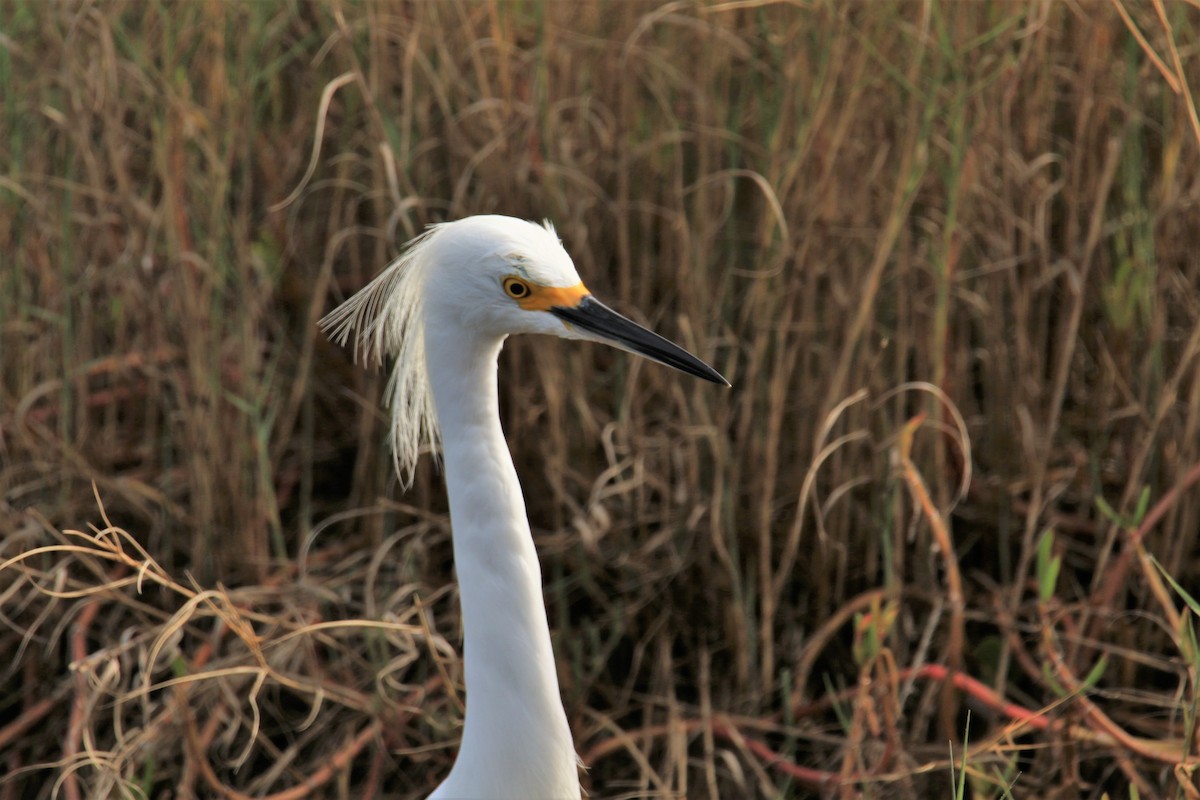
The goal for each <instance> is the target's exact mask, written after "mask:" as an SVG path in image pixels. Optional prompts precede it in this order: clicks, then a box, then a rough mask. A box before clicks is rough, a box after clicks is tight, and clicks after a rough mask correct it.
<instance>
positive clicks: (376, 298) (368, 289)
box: [319, 223, 449, 488]
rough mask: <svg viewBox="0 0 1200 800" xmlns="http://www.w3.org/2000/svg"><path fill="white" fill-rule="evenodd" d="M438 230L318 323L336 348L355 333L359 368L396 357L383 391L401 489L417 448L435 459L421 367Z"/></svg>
mask: <svg viewBox="0 0 1200 800" xmlns="http://www.w3.org/2000/svg"><path fill="white" fill-rule="evenodd" d="M443 224H449V223H443ZM441 227H442V225H432V226H430V227H429V229H428V230H427V231H425V232H424V233H423V234H421V235H420V236H418V237H417V238H416V239H413V240H412V242H410V243H409V245H408V249H407V250H405V251H404V253H403V254H402V255H401V256H400V257H399V258H397V259H396V260H395V261H393V262H392V263H391V264H390V265H388V267H387V269H385V270H384V271H383V272H381V273H380V274H379V276H378V277H376V278H375V280H373V281H371V282H370V283H369V284H367V285H366V286H365V287H363V288H362V289H361V290H359V291H358V293H357V294H355V295H354V296H353V297H351V298H350V299H349V300H346V301H345V302H344V303H342V304H341V305H340V306H338V307H337V308H335V309H334V310H333V311H331V312H329V314H327V315H326V316H325V317H324V318H323V319H322V320H321V322H320V323H319V324H320V326H321V330H323V331H325V333H326V334H327V335H328V336H329V338H330V339H332V340H333V341H334V342H337V343H338V344H340V345H344V344H345V343H346V340H347V339H349V338H350V333H351V331H353V332H354V334H355V335H354V360H355V362H359V360H360V358H361V360H362V362H363V363H366V362H369V361H374V363H375V364H376V366H379V365H382V364H383V358H384V356H385V355H392V356H395V366H394V367H393V369H392V375H391V379H390V380H389V381H388V386H387V397H388V405H389V406H390V407H391V410H392V423H391V430H390V431H389V432H388V438H389V439H390V441H391V444H392V461H393V463H394V464H395V467H396V474H397V475H398V476H399V477H400V482H401V484H403V486H404V487H405V488H408V487H409V486H411V485H412V480H413V472H414V470H415V469H416V466H417V456H418V455H419V453H420V450H421V446H422V445H423V444H424V445H427V446H428V447H429V448H430V449H431V450H432V451H433V452H435V453H436V452H437V446H438V441H439V434H438V424H437V414H436V413H435V411H434V406H433V395H432V393H431V392H430V389H429V373H428V371H427V369H426V365H425V327H424V324H423V323H424V304H425V281H426V280H427V278H428V272H429V262H430V259H429V257H428V256H429V249H430V247H429V246H430V243H431V241H432V238H433V236H434V235H435V234H436V233H437V231H438V229H439V228H441Z"/></svg>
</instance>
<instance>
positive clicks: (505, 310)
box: [425, 216, 728, 385]
mask: <svg viewBox="0 0 1200 800" xmlns="http://www.w3.org/2000/svg"><path fill="white" fill-rule="evenodd" d="M428 248H429V253H428V254H427V257H428V259H429V261H430V262H433V263H437V264H438V265H439V266H438V268H437V273H436V277H431V278H430V279H429V280H428V281H427V282H426V285H425V303H426V309H427V315H428V316H430V317H432V316H433V315H434V314H436V316H437V318H438V319H439V320H453V323H452V324H458V325H461V326H463V327H469V328H472V329H474V330H477V331H479V332H480V333H482V334H483V335H485V336H493V337H503V336H507V335H509V334H517V333H544V334H548V335H551V336H558V337H561V338H564V339H584V340H588V341H594V342H601V343H604V344H609V345H612V346H614V347H619V348H621V349H622V350H627V351H629V352H631V353H635V354H637V355H641V356H645V357H646V358H650V359H652V360H654V361H658V362H659V363H662V364H666V365H668V366H671V367H674V368H675V369H678V370H681V371H683V372H686V373H688V374H690V375H695V376H697V377H700V378H704V379H705V380H709V381H713V382H714V383H720V384H725V385H728V381H726V380H725V379H724V378H723V377H721V375H720V374H719V373H718V372H717V371H716V370H714V369H713V368H712V367H710V366H708V365H707V364H705V363H704V362H703V361H701V360H700V359H698V358H696V357H695V356H693V355H692V354H690V353H688V352H687V351H686V350H684V349H683V348H681V347H679V346H678V345H675V344H673V343H672V342H670V341H668V340H667V339H664V338H663V337H661V336H659V335H658V334H656V333H653V332H651V331H649V330H647V329H646V328H644V327H642V326H641V325H638V324H637V323H635V322H633V321H632V320H630V319H627V318H626V317H623V316H621V315H620V314H618V313H617V312H615V311H613V310H612V309H610V308H609V307H608V306H606V305H604V304H603V303H601V302H600V301H599V300H597V299H596V298H595V297H593V296H592V293H591V292H590V291H589V290H588V288H587V287H586V286H584V284H583V281H582V280H580V278H579V273H578V272H576V271H575V264H574V263H573V262H572V261H571V257H570V256H569V255H568V254H567V251H566V250H565V249H564V248H563V245H562V242H560V241H559V239H558V236H557V235H556V234H555V232H554V228H553V227H551V225H550V224H549V223H545V224H543V225H537V224H535V223H533V222H526V221H525V220H521V219H515V218H513V217H503V216H478V217H467V218H466V219H462V220H458V221H457V222H450V223H445V224H443V225H439V226H437V227H436V229H435V235H433V236H432V237H430V240H429V242H428Z"/></svg>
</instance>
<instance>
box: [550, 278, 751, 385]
mask: <svg viewBox="0 0 1200 800" xmlns="http://www.w3.org/2000/svg"><path fill="white" fill-rule="evenodd" d="M547 311H549V312H550V313H551V314H553V315H554V316H556V317H558V318H559V319H561V320H562V321H563V322H565V323H567V324H568V325H571V326H573V327H575V328H578V329H579V330H580V331H584V332H586V333H588V334H590V335H591V336H594V337H595V338H596V339H598V340H600V341H604V342H606V343H608V344H611V345H614V346H616V347H619V348H621V349H622V350H628V351H629V352H631V353H636V354H637V355H640V356H645V357H646V358H649V359H651V360H652V361H657V362H658V363H660V364H666V365H667V366H668V367H674V368H675V369H677V370H679V371H680V372H686V373H687V374H689V375H694V376H696V377H697V378H703V379H704V380H706V381H712V382H713V383H719V384H722V385H724V386H729V381H727V380H725V378H724V377H723V376H722V375H721V373H719V372H717V371H716V370H715V369H713V368H712V367H710V366H709V365H708V364H705V363H704V362H703V361H701V360H700V359H698V358H696V357H695V356H694V355H692V354H691V353H689V352H688V351H687V350H684V349H683V348H682V347H680V346H679V345H677V344H675V343H674V342H671V341H670V340H668V339H664V338H663V337H661V336H659V335H658V334H657V333H654V332H653V331H650V330H647V329H646V328H643V327H642V326H641V325H638V324H637V323H636V322H634V321H633V320H631V319H629V318H628V317H624V316H622V315H620V314H618V313H617V312H616V311H613V310H612V309H611V308H609V307H608V306H606V305H604V304H603V303H601V302H600V301H599V300H597V299H596V298H594V297H592V296H591V295H586V296H584V297H583V298H581V299H580V300H579V302H578V303H576V304H574V305H570V306H566V305H561V306H552V307H550V308H548V309H547Z"/></svg>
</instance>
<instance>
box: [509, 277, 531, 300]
mask: <svg viewBox="0 0 1200 800" xmlns="http://www.w3.org/2000/svg"><path fill="white" fill-rule="evenodd" d="M530 291H531V290H530V288H529V284H528V283H526V282H525V281H523V280H521V279H520V278H513V277H508V278H505V279H504V293H505V294H507V295H508V296H509V297H511V298H513V299H514V300H522V299H524V298H526V297H529V292H530Z"/></svg>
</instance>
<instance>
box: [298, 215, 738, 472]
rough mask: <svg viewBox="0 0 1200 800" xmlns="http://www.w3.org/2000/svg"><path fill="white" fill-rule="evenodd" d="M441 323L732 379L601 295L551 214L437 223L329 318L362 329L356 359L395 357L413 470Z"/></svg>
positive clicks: (329, 325)
mask: <svg viewBox="0 0 1200 800" xmlns="http://www.w3.org/2000/svg"><path fill="white" fill-rule="evenodd" d="M431 325H437V326H439V329H440V330H453V331H455V332H465V333H470V334H472V335H475V336H480V337H484V338H490V339H502V338H504V337H505V336H508V335H510V334H517V333H544V334H549V335H552V336H558V337H561V338H565V339H584V340H589V341H595V342H602V343H604V344H609V345H612V346H614V347H619V348H621V349H622V350H626V351H628V352H631V353H635V354H637V355H641V356H645V357H646V358H650V359H652V360H654V361H657V362H659V363H662V364H666V365H668V366H671V367H674V368H675V369H678V370H681V371H683V372H686V373H688V374H690V375H695V376H697V377H700V378H704V379H705V380H709V381H712V382H714V383H720V384H724V385H728V381H726V380H725V379H724V378H723V377H721V375H720V373H718V372H717V371H716V370H714V369H713V368H712V367H710V366H708V365H707V364H705V363H704V362H703V361H701V360H700V359H699V358H696V357H695V356H694V355H692V354H691V353H689V352H687V351H686V350H684V349H683V348H682V347H679V346H678V345H676V344H673V343H672V342H670V341H668V340H667V339H664V338H662V337H661V336H659V335H658V334H656V333H653V332H651V331H649V330H647V329H646V328H644V327H642V326H641V325H638V324H637V323H635V322H633V321H632V320H630V319H627V318H626V317H624V316H622V315H620V314H618V313H617V312H615V311H613V310H612V309H610V308H609V307H608V306H606V305H604V304H603V303H601V302H600V301H599V300H597V299H596V298H594V297H593V296H592V294H591V292H589V291H588V289H587V287H585V286H584V285H583V282H582V281H581V280H580V278H579V274H578V273H577V272H576V271H575V265H574V263H573V262H572V261H571V257H570V256H569V255H568V254H567V251H566V250H565V249H564V248H563V246H562V243H561V242H560V241H559V239H558V236H557V235H556V234H555V232H554V228H553V227H551V226H550V224H549V223H546V224H544V225H537V224H536V223H532V222H526V221H525V220H520V219H515V218H513V217H504V216H496V215H487V216H476V217H467V218H465V219H461V220H457V221H455V222H445V223H442V224H439V225H434V226H431V227H430V229H429V230H428V231H426V232H425V233H424V234H422V235H421V236H419V237H417V238H416V239H414V240H413V241H412V242H410V243H409V246H408V248H407V249H406V250H405V252H404V254H403V255H401V256H400V257H399V258H398V259H396V261H395V262H393V263H392V264H391V265H390V266H389V267H388V268H387V269H386V270H384V271H383V272H382V273H381V274H380V275H379V276H378V277H377V278H376V279H375V280H373V281H372V282H371V283H370V284H368V285H367V286H366V287H365V288H363V289H362V290H361V291H360V292H358V293H357V294H356V295H354V296H353V297H351V298H350V299H349V300H347V301H346V302H344V303H342V305H340V306H338V307H337V308H336V309H334V310H333V311H332V312H331V313H330V314H329V315H327V316H326V317H325V318H324V319H322V320H321V327H322V328H323V329H324V330H325V331H327V332H328V333H329V335H330V337H331V338H332V339H334V340H335V341H337V342H339V343H345V341H346V340H347V339H348V338H349V336H350V332H351V331H354V332H355V337H354V350H355V358H356V359H357V358H359V357H362V358H365V359H374V360H375V361H376V362H377V363H379V362H382V360H383V356H384V355H385V354H387V355H391V356H394V358H395V362H396V368H395V371H394V372H393V375H392V383H391V387H390V390H389V393H390V395H391V406H392V412H393V426H392V440H393V450H394V452H395V455H396V462H397V467H398V468H399V471H400V473H401V475H402V476H405V477H408V476H411V473H412V468H413V466H414V465H415V462H416V453H417V450H418V449H419V446H420V444H421V442H422V441H427V442H429V443H431V444H432V443H435V441H436V438H437V424H436V416H435V413H434V409H433V404H432V398H431V396H430V392H429V387H428V380H427V376H428V373H427V370H426V353H425V337H426V335H427V333H428V331H429V326H431Z"/></svg>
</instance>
